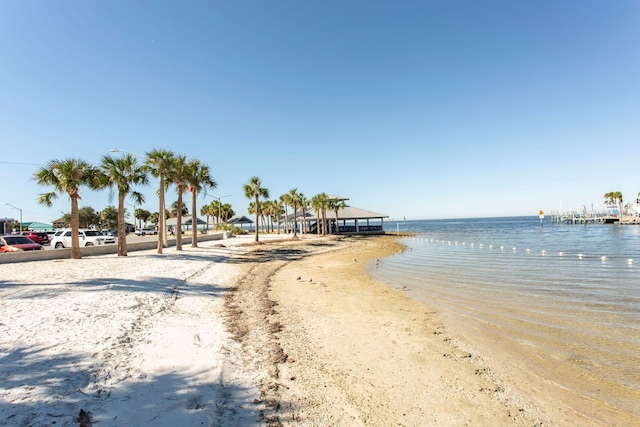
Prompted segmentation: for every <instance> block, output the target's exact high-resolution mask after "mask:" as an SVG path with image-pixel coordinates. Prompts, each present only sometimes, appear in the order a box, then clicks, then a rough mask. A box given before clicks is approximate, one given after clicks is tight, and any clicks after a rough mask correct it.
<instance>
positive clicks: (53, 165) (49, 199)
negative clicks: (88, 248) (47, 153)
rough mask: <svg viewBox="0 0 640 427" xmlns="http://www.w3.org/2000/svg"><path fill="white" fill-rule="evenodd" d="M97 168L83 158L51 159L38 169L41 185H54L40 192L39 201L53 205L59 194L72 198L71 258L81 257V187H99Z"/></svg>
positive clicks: (36, 174)
mask: <svg viewBox="0 0 640 427" xmlns="http://www.w3.org/2000/svg"><path fill="white" fill-rule="evenodd" d="M97 175H98V171H97V169H96V168H95V167H94V166H93V165H91V164H90V163H88V162H86V161H85V160H81V159H74V158H71V159H66V160H51V161H49V162H48V163H47V164H46V165H45V166H44V167H43V168H41V169H39V170H37V171H36V172H35V174H34V178H35V180H36V181H37V183H38V184H39V185H44V186H50V187H53V188H54V190H53V191H51V192H49V193H43V194H40V196H39V197H38V199H37V200H38V203H40V204H42V205H45V206H49V207H51V206H52V204H53V200H55V199H56V198H57V197H58V195H59V194H63V193H64V194H67V195H68V196H69V199H71V221H70V222H71V258H72V259H80V258H82V255H81V254H80V239H79V236H78V230H79V228H80V220H79V218H78V201H79V200H80V198H81V197H80V188H81V187H83V186H86V187H89V188H92V189H97V188H99V184H98V182H97V179H96V178H97Z"/></svg>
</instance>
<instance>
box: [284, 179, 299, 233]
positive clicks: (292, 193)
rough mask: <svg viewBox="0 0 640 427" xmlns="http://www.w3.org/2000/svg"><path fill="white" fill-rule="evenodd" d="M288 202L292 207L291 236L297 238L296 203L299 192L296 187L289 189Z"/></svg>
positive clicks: (297, 202)
mask: <svg viewBox="0 0 640 427" xmlns="http://www.w3.org/2000/svg"><path fill="white" fill-rule="evenodd" d="M287 194H288V195H289V203H291V208H292V209H293V238H294V239H297V238H298V204H299V203H300V193H298V189H297V188H292V189H291V190H289V193H287Z"/></svg>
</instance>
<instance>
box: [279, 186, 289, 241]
mask: <svg viewBox="0 0 640 427" xmlns="http://www.w3.org/2000/svg"><path fill="white" fill-rule="evenodd" d="M278 200H279V201H280V203H282V205H283V206H284V233H285V234H289V204H291V199H290V196H289V194H288V193H285V194H283V195H281V196H280V198H279V199H278Z"/></svg>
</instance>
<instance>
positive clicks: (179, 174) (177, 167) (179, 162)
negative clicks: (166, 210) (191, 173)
mask: <svg viewBox="0 0 640 427" xmlns="http://www.w3.org/2000/svg"><path fill="white" fill-rule="evenodd" d="M168 177H169V179H170V181H171V183H172V184H173V185H175V186H176V192H177V193H178V202H177V207H178V209H176V251H181V250H182V209H181V208H182V206H183V205H184V203H183V202H182V195H183V194H184V193H185V192H186V191H187V189H188V188H189V184H188V182H187V156H184V155H179V156H176V157H175V158H174V161H173V168H172V169H171V171H170V173H169V174H168Z"/></svg>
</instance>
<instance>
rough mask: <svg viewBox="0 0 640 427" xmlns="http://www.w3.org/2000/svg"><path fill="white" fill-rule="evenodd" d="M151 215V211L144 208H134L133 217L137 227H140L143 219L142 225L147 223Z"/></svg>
mask: <svg viewBox="0 0 640 427" xmlns="http://www.w3.org/2000/svg"><path fill="white" fill-rule="evenodd" d="M150 217H151V212H149V211H148V210H146V209H141V208H138V209H136V210H135V218H136V219H137V220H138V228H142V224H141V222H142V221H144V225H145V226H146V225H147V222H148V221H149V218H150Z"/></svg>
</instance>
